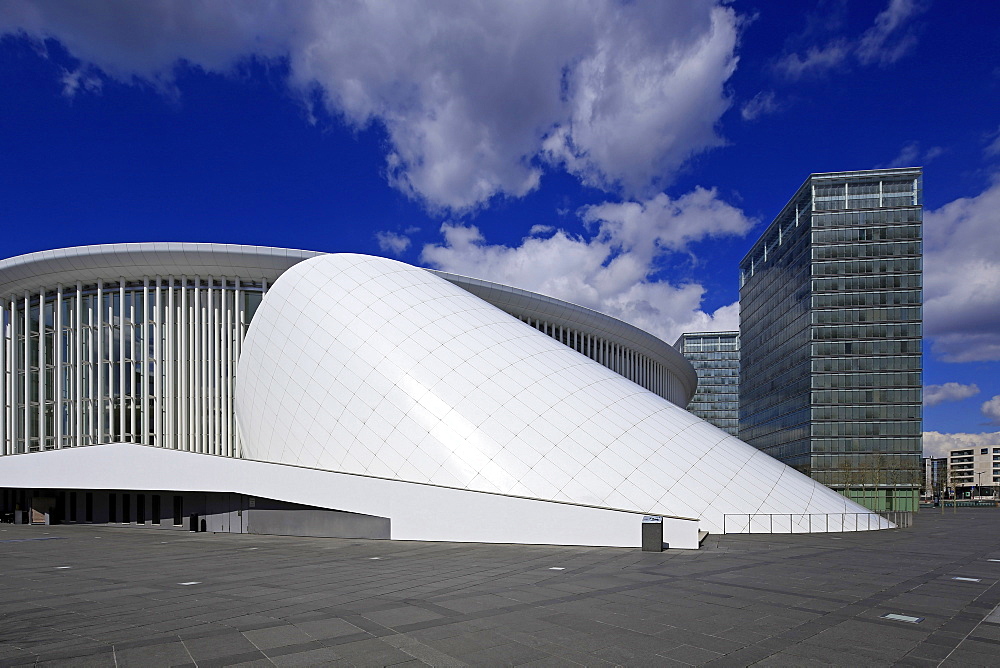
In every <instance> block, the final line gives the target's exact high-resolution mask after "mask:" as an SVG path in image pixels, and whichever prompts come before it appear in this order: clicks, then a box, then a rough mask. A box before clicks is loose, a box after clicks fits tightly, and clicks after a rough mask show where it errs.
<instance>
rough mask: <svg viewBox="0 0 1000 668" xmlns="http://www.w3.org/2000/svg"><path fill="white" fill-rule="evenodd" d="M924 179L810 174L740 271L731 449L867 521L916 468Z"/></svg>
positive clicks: (892, 501)
mask: <svg viewBox="0 0 1000 668" xmlns="http://www.w3.org/2000/svg"><path fill="white" fill-rule="evenodd" d="M921 236H922V170H921V169H920V168H905V169H881V170H871V171H857V172H833V173H823V174H813V175H811V176H810V177H809V178H808V179H806V182H805V183H804V184H803V185H802V187H801V188H799V189H798V191H797V192H796V193H795V195H794V196H793V197H792V198H791V200H790V201H789V202H788V204H786V205H785V207H784V208H783V209H782V210H781V212H780V213H779V214H778V216H776V217H775V219H774V221H773V222H772V223H771V224H770V225H769V226H768V228H767V229H766V230H765V231H764V233H763V235H761V237H760V239H759V240H758V241H757V242H756V243H755V244H754V245H753V248H751V249H750V252H749V253H747V255H746V257H744V258H743V261H742V262H741V263H740V338H741V344H742V353H741V357H742V359H741V366H740V432H739V433H740V438H741V439H743V440H744V441H746V442H747V443H750V444H751V445H754V446H755V447H757V448H759V449H761V450H763V451H765V452H767V453H769V454H771V455H772V456H774V457H776V458H777V459H779V460H781V461H783V462H785V463H786V464H789V465H791V466H793V467H794V468H796V469H798V470H799V471H802V472H803V473H806V474H808V475H810V476H812V477H813V478H814V479H816V480H818V481H820V482H822V483H824V484H826V485H829V486H830V487H832V488H834V489H837V490H839V491H841V492H842V493H845V494H847V495H848V496H851V497H852V498H855V499H856V500H858V501H860V502H862V503H864V504H865V505H867V506H869V507H871V508H874V509H876V510H882V509H891V510H915V509H916V507H917V500H918V493H919V486H920V478H921V475H920V466H921V451H922V443H921V417H922V412H921V410H922V407H921V364H922V357H921V310H922V309H921V305H922V297H921V287H922V284H921Z"/></svg>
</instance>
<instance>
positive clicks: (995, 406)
mask: <svg viewBox="0 0 1000 668" xmlns="http://www.w3.org/2000/svg"><path fill="white" fill-rule="evenodd" d="M979 410H980V411H981V412H982V414H983V415H985V416H986V417H987V418H989V421H990V422H992V423H993V424H1000V394H998V395H996V396H995V397H993V398H992V399H990V400H989V401H984V402H983V405H982V406H980V407H979Z"/></svg>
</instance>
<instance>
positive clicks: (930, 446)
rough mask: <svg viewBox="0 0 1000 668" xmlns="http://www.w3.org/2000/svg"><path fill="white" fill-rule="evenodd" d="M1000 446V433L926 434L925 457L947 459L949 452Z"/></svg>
mask: <svg viewBox="0 0 1000 668" xmlns="http://www.w3.org/2000/svg"><path fill="white" fill-rule="evenodd" d="M989 446H1000V431H994V432H984V433H981V434H963V433H955V434H942V433H941V432H937V431H925V432H924V457H947V456H948V451H949V450H958V449H966V448H980V447H989Z"/></svg>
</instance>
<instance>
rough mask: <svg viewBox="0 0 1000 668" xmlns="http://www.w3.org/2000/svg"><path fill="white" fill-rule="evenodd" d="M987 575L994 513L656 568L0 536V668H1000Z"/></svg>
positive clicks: (285, 544) (997, 519) (660, 560)
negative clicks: (701, 667) (691, 667)
mask: <svg viewBox="0 0 1000 668" xmlns="http://www.w3.org/2000/svg"><path fill="white" fill-rule="evenodd" d="M991 559H993V560H1000V510H996V509H989V508H981V509H980V508H969V509H959V511H958V512H957V513H954V512H953V511H951V510H948V511H947V512H946V513H945V514H941V513H940V512H938V511H923V512H921V513H920V514H919V515H918V516H917V519H916V522H915V525H914V527H912V528H910V529H905V530H895V531H881V532H870V533H844V534H813V535H796V536H787V535H773V536H772V535H753V536H747V535H741V536H734V535H730V536H709V537H708V539H707V540H706V542H705V545H704V547H703V548H702V549H701V550H699V551H679V550H671V551H667V552H664V553H662V554H654V553H643V552H640V551H639V550H635V549H628V550H627V549H615V548H573V547H553V546H518V545H483V544H453V543H420V542H395V541H373V540H346V539H322V538H289V537H271V536H249V535H236V534H218V535H212V534H191V533H185V532H175V531H165V530H155V529H141V528H126V527H122V528H116V527H104V526H54V527H24V526H11V525H2V526H0V666H8V665H28V664H36V665H53V666H174V665H187V666H191V665H196V666H206V667H208V666H227V665H247V666H255V665H260V666H319V665H322V666H352V665H353V666H380V665H414V666H415V665H435V666H462V665H473V666H479V665H484V666H502V665H526V666H574V665H587V666H613V665H628V666H648V665H675V666H677V665H709V666H744V665H758V666H812V665H843V666H869V665H871V666H889V665H903V666H937V665H945V666H988V665H995V666H1000V608H998V605H1000V585H998V584H997V583H998V580H1000V561H990V560H991ZM555 569H563V570H555ZM956 577H959V578H967V579H966V580H956V579H954V578H956ZM890 613H893V614H899V615H904V616H909V617H916V618H921V619H922V621H920V622H918V623H909V622H905V621H894V620H890V619H885V618H883V617H882V615H885V614H890Z"/></svg>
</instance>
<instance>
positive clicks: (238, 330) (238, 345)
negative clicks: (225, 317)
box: [229, 277, 244, 457]
mask: <svg viewBox="0 0 1000 668" xmlns="http://www.w3.org/2000/svg"><path fill="white" fill-rule="evenodd" d="M233 319H234V322H233V333H234V338H233V364H234V366H233V373H231V374H230V380H231V382H232V378H234V377H235V375H236V369H237V368H238V364H237V363H238V362H239V359H240V351H241V350H242V349H243V322H244V313H243V288H242V287H241V286H240V279H239V277H237V278H236V292H235V293H234V297H233ZM234 391H235V383H234V382H233V383H232V385H231V386H230V396H233V392H234ZM232 406H233V410H232V411H230V412H229V420H230V423H229V424H230V429H231V433H232V437H231V438H232V442H233V456H234V457H241V456H242V455H243V448H242V445H241V444H240V427H239V423H238V422H237V421H236V403H235V401H233V402H232Z"/></svg>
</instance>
